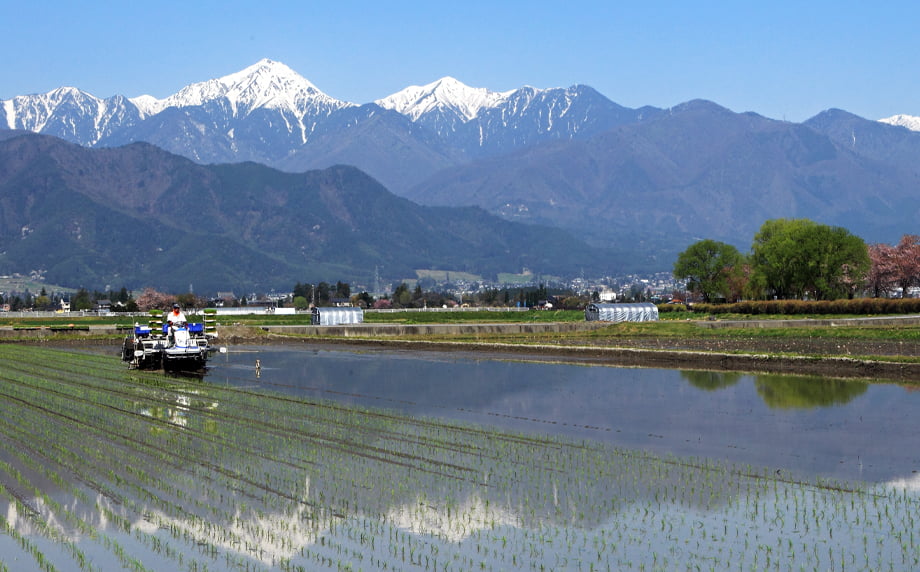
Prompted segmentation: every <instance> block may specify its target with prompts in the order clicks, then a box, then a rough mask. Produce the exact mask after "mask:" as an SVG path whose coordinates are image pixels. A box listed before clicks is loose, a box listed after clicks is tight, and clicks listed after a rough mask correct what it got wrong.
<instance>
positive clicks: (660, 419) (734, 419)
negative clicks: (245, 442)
mask: <svg viewBox="0 0 920 572" xmlns="http://www.w3.org/2000/svg"><path fill="white" fill-rule="evenodd" d="M256 359H259V360H260V365H261V375H260V376H258V377H257V374H258V373H259V372H257V371H256V370H255V369H254V367H253V364H254V363H255V360H256ZM211 366H212V368H211V370H210V371H209V372H208V375H207V376H206V378H205V380H206V381H210V382H213V383H217V384H221V385H229V386H237V387H248V388H263V389H270V390H273V391H281V392H284V393H286V394H289V395H291V396H297V397H308V398H318V399H329V400H334V401H336V402H337V403H344V404H352V405H359V406H367V407H377V408H386V409H391V410H393V411H398V412H400V413H405V414H410V415H415V416H423V417H433V418H438V419H452V420H458V421H463V422H472V423H477V424H480V425H486V426H497V427H501V428H504V429H509V430H514V431H521V432H527V433H551V434H554V435H564V436H568V437H572V438H576V439H592V440H600V441H604V442H607V443H611V444H613V445H616V446H621V447H630V448H636V449H642V450H648V451H654V452H656V453H660V454H674V455H680V456H700V457H710V458H718V459H726V460H730V461H733V462H738V463H751V464H754V465H757V466H772V467H783V468H785V469H788V470H792V471H795V472H797V473H800V474H806V475H814V474H817V475H823V476H826V477H834V478H846V479H851V478H853V479H866V480H871V481H877V482H885V481H887V480H889V479H891V478H894V477H896V476H898V475H903V474H905V473H909V472H910V471H911V470H914V469H915V468H916V467H917V466H918V464H920V461H918V458H917V456H916V454H915V451H916V446H915V445H916V444H915V439H914V435H915V434H916V432H915V428H914V427H913V425H912V423H911V422H910V420H911V419H912V418H913V416H914V411H915V410H916V409H917V408H918V407H920V393H910V392H906V391H905V390H904V388H903V387H902V386H898V385H893V384H867V383H866V382H864V381H855V380H854V381H839V380H826V379H821V378H805V377H796V376H781V375H771V376H755V375H752V374H741V373H735V372H680V371H677V370H663V369H644V368H618V367H605V366H584V365H575V364H559V363H552V364H549V363H535V362H527V361H522V360H520V361H508V360H507V359H504V356H489V355H484V354H478V353H468V354H467V353H462V352H451V353H437V352H425V353H421V354H417V353H414V352H407V351H392V350H387V351H374V350H360V351H355V350H348V349H341V348H324V347H322V346H310V347H309V349H303V348H302V347H286V346H281V347H279V346H270V347H265V346H262V347H251V348H234V349H233V351H232V352H231V353H229V354H226V355H222V356H220V357H219V358H218V359H215V360H212V362H211ZM688 381H689V382H690V383H688ZM714 388H719V389H718V390H717V391H714V390H713V389H714ZM791 404H797V406H796V407H791V406H790V405H791ZM806 404H807V405H806ZM780 405H782V407H780ZM792 442H795V443H796V447H795V448H790V447H789V443H792Z"/></svg>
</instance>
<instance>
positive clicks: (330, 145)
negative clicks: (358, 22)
mask: <svg viewBox="0 0 920 572" xmlns="http://www.w3.org/2000/svg"><path fill="white" fill-rule="evenodd" d="M641 116H642V112H641V111H637V110H630V109H626V108H623V107H621V106H618V105H616V104H615V103H613V102H611V101H610V100H609V99H607V98H606V97H604V96H602V95H601V94H599V93H597V92H596V91H594V90H593V89H591V88H589V87H587V86H573V87H571V88H552V89H536V88H533V87H522V88H520V89H516V90H512V91H506V92H495V91H491V90H488V89H485V88H474V87H469V86H467V85H464V84H463V83H461V82H460V81H458V80H456V79H454V78H450V77H445V78H442V79H440V80H438V81H435V82H433V83H430V84H428V85H424V86H412V87H408V88H406V89H404V90H402V91H399V92H397V93H394V94H392V95H390V96H388V97H385V98H382V99H378V100H377V101H375V102H373V103H368V104H364V105H360V106H359V105H356V104H354V103H350V102H346V101H341V100H337V99H335V98H333V97H331V96H329V95H327V94H325V93H323V92H322V91H321V90H320V89H319V88H317V87H316V86H315V85H313V84H312V83H311V82H310V81H308V80H307V79H306V78H304V77H302V76H301V75H299V74H298V73H297V72H295V71H293V70H292V69H291V68H289V67H288V66H286V65H284V64H283V63H280V62H276V61H272V60H268V59H263V60H261V61H259V62H257V63H255V64H254V65H252V66H249V67H247V68H245V69H243V70H241V71H239V72H236V73H232V74H229V75H225V76H223V77H220V78H217V79H212V80H208V81H203V82H199V83H195V84H192V85H189V86H187V87H184V88H183V89H181V90H179V92H177V93H175V94H173V95H170V96H169V97H166V98H164V99H157V98H154V97H152V96H149V95H141V96H138V97H133V98H130V99H128V98H126V97H123V96H116V97H112V98H109V99H99V98H97V97H95V96H93V95H90V94H88V93H86V92H83V91H80V90H78V89H75V88H60V89H57V90H54V91H52V92H49V93H46V94H36V95H27V96H17V97H14V98H13V99H10V100H7V101H0V127H2V126H5V127H8V128H10V129H23V130H28V131H34V132H37V133H44V134H50V135H55V136H57V137H61V138H63V139H65V140H67V141H70V142H73V143H78V144H81V145H84V146H90V147H111V146H119V145H125V144H128V143H131V142H135V141H145V142H148V143H152V144H154V145H156V146H158V147H161V148H163V149H166V150H167V151H170V152H173V153H177V154H180V155H184V156H186V157H189V158H191V159H193V160H195V161H197V162H201V163H226V162H239V161H257V162H261V163H265V164H267V165H270V166H275V167H279V168H284V169H287V170H303V169H306V168H319V167H326V166H329V165H331V164H335V163H347V164H352V165H356V166H358V167H360V168H362V169H365V170H367V171H368V172H369V173H370V174H372V175H373V176H375V177H377V178H378V179H379V180H380V181H381V182H383V183H384V184H386V185H387V186H388V187H390V188H392V189H394V190H396V191H397V192H398V191H400V190H402V189H406V188H408V187H409V186H411V185H413V184H415V183H417V182H418V181H419V180H420V179H421V178H423V177H425V176H427V175H428V174H430V173H431V172H432V171H433V170H435V169H440V168H443V167H444V166H445V165H450V164H458V163H461V162H464V161H466V160H469V159H472V158H476V157H483V156H490V155H494V154H499V153H506V152H509V151H512V150H515V149H518V148H521V147H524V146H528V145H533V144H536V143H540V142H543V141H548V140H558V139H563V140H565V139H573V138H580V137H586V136H589V135H591V134H593V133H596V132H598V131H600V130H603V129H609V128H611V127H614V126H616V125H621V124H623V123H629V122H633V121H636V120H637V119H638V118H639V117H641ZM407 152H408V153H410V154H413V153H414V154H415V155H414V158H411V159H408V160H407V159H406V158H405V157H402V156H400V153H402V154H403V155H404V154H405V153H407ZM407 166H411V167H409V168H407Z"/></svg>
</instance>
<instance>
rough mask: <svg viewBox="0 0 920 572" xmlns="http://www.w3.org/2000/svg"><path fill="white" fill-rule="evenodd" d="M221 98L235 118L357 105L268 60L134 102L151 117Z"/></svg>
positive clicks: (308, 112)
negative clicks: (260, 112) (259, 112)
mask: <svg viewBox="0 0 920 572" xmlns="http://www.w3.org/2000/svg"><path fill="white" fill-rule="evenodd" d="M218 99H226V100H227V103H228V104H229V105H230V108H231V109H232V110H233V115H234V117H243V116H246V115H248V114H249V113H251V112H252V111H254V110H256V109H273V110H278V111H282V112H287V113H290V114H292V115H294V116H296V117H301V118H302V117H304V116H307V115H311V116H312V115H329V114H330V113H332V112H333V111H335V110H338V109H342V108H345V107H351V106H353V105H354V104H353V103H347V102H344V101H339V100H337V99H334V98H332V97H329V96H328V95H326V94H325V93H323V92H322V91H320V90H319V89H317V87H316V86H315V85H313V84H312V83H310V82H309V81H308V80H307V79H306V78H304V77H303V76H301V75H299V74H298V73H297V72H295V71H294V70H292V69H291V68H289V67H288V66H286V65H284V64H283V63H280V62H275V61H272V60H269V59H263V60H261V61H259V62H257V63H255V64H253V65H251V66H249V67H248V68H246V69H244V70H242V71H239V72H236V73H232V74H229V75H226V76H224V77H221V78H218V79H212V80H208V81H204V82H200V83H194V84H192V85H189V86H186V87H184V88H182V89H181V90H179V92H178V93H176V94H174V95H171V96H169V97H167V98H165V99H156V98H153V97H151V96H149V95H145V96H140V97H137V98H132V99H131V101H132V103H134V104H135V105H136V106H137V107H138V109H140V110H141V111H142V112H143V113H144V115H145V116H149V115H155V114H157V113H160V112H161V111H163V110H164V109H166V108H170V107H175V108H183V107H199V106H202V105H205V104H207V103H209V102H212V101H215V100H218Z"/></svg>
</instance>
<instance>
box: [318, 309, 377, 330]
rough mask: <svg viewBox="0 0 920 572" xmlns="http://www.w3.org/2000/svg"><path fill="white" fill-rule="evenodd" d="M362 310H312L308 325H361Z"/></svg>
mask: <svg viewBox="0 0 920 572" xmlns="http://www.w3.org/2000/svg"><path fill="white" fill-rule="evenodd" d="M363 322H364V310H362V309H361V308H358V307H344V308H343V307H336V308H313V315H312V316H311V317H310V323H311V324H313V325H314V326H338V325H339V324H361V323H363Z"/></svg>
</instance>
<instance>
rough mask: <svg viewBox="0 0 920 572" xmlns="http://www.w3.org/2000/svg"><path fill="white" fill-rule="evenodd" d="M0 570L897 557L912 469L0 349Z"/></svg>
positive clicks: (904, 534) (789, 563)
mask: <svg viewBox="0 0 920 572" xmlns="http://www.w3.org/2000/svg"><path fill="white" fill-rule="evenodd" d="M0 363H2V364H3V368H2V370H0V408H2V411H0V413H2V414H0V504H2V506H0V515H4V516H0V528H2V530H3V531H4V533H5V534H4V535H0V561H2V562H0V568H4V569H7V570H20V569H41V570H74V569H81V570H111V569H118V568H125V569H132V570H165V569H183V570H204V569H208V570H260V569H283V570H315V569H331V570H352V569H353V570H357V569H364V570H378V569H388V570H409V569H418V570H426V569H427V570H515V569H520V570H539V569H581V570H622V569H641V568H645V569H652V568H654V569H674V568H681V569H683V568H691V569H695V568H701V569H710V568H714V569H723V568H732V569H753V568H779V569H793V568H795V569H797V568H807V569H812V568H817V569H838V568H839V569H844V568H851V569H874V570H888V569H911V568H916V567H918V566H920V544H918V540H920V538H918V534H920V533H918V523H917V522H916V518H918V517H917V515H920V500H918V497H917V494H916V492H915V491H914V490H913V489H912V488H911V487H910V483H904V484H902V485H869V484H864V483H858V482H856V483H850V482H836V481H825V480H822V479H812V480H809V479H804V480H803V479H795V478H791V477H789V476H788V474H786V473H784V472H783V471H782V470H779V469H777V468H775V467H770V468H761V467H753V466H747V465H745V466H736V465H731V464H726V463H722V462H719V461H715V460H707V459H690V458H679V457H659V456H655V455H651V454H648V453H646V452H643V451H636V450H629V449H620V448H617V447H614V446H611V445H609V444H603V443H598V442H593V441H589V440H581V441H571V440H567V439H564V438H559V437H548V436H541V435H537V434H518V433H510V432H507V431H501V430H495V429H491V428H488V427H479V426H470V425H462V424H457V423H449V422H443V421H436V420H431V419H422V418H415V417H409V416H405V415H401V414H397V413H393V412H389V411H386V410H382V409H364V408H356V407H345V406H342V405H337V404H334V403H330V402H325V401H321V400H316V399H301V398H297V397H292V396H287V395H281V394H275V393H272V392H269V391H265V390H263V389H261V388H259V387H257V386H248V387H228V386H224V385H217V384H210V383H204V382H202V381H201V380H200V379H196V378H184V377H169V376H166V375H164V374H162V373H151V372H138V371H132V370H127V369H126V368H125V366H124V365H123V364H122V363H121V362H120V361H119V360H118V359H117V358H116V357H109V356H106V355H97V354H89V353H83V352H76V351H67V350H60V349H50V348H46V347H38V346H21V345H14V344H3V345H0Z"/></svg>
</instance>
